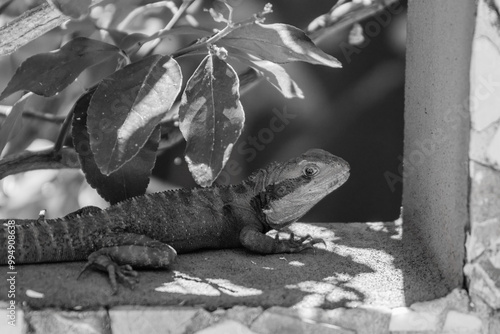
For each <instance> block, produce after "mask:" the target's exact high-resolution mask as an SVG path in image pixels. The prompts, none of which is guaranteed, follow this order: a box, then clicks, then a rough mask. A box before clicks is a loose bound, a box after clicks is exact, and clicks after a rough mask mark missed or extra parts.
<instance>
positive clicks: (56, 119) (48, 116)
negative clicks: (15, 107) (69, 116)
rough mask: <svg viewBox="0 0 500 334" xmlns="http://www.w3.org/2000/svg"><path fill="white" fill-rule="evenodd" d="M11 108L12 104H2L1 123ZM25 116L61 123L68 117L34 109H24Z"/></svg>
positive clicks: (0, 109)
mask: <svg viewBox="0 0 500 334" xmlns="http://www.w3.org/2000/svg"><path fill="white" fill-rule="evenodd" d="M10 109H12V107H11V106H1V105H0V123H2V121H3V120H4V119H5V118H6V117H7V115H8V114H9V112H10ZM23 118H31V119H37V120H40V121H46V122H51V123H56V124H61V123H62V122H64V120H65V119H66V116H57V115H52V114H44V113H41V112H37V111H33V110H24V111H23Z"/></svg>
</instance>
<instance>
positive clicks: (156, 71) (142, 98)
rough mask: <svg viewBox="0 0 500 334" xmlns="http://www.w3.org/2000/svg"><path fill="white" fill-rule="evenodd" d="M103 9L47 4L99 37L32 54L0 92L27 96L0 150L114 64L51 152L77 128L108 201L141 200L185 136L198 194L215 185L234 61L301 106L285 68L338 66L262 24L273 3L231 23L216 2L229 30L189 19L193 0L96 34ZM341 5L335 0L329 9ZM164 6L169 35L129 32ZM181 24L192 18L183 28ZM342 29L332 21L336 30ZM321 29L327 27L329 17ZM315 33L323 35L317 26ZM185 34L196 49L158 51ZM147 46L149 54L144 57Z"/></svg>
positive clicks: (227, 132) (225, 150) (229, 118)
mask: <svg viewBox="0 0 500 334" xmlns="http://www.w3.org/2000/svg"><path fill="white" fill-rule="evenodd" d="M99 2H100V1H95V0H94V1H93V2H91V1H79V0H65V1H61V0H51V1H50V4H51V6H53V7H51V8H52V10H57V11H58V13H59V15H62V16H64V17H66V18H67V19H68V20H70V21H69V23H66V24H67V25H70V26H71V24H73V30H72V34H73V35H79V34H81V35H85V31H86V29H89V26H91V27H93V29H94V30H98V31H99V32H101V34H93V35H92V38H89V37H84V36H79V37H76V38H72V39H70V40H69V41H67V42H66V43H65V44H64V45H63V46H62V47H60V48H59V49H57V50H54V51H51V52H47V53H40V54H37V55H34V56H31V57H29V58H28V59H26V60H25V61H24V62H23V63H22V64H21V66H20V67H19V68H18V69H17V71H16V73H15V74H14V76H13V77H12V79H11V80H10V82H9V83H8V85H7V87H6V88H5V89H4V91H3V92H2V93H1V94H0V100H2V99H5V98H7V97H9V96H10V95H12V94H14V93H16V92H18V91H23V92H24V93H25V95H24V96H22V97H21V98H20V99H19V101H18V102H17V103H15V104H14V106H13V107H12V109H11V111H10V113H9V114H8V116H7V117H6V119H5V120H4V122H3V123H2V126H1V128H0V150H2V149H3V148H4V147H5V145H6V144H7V143H8V142H9V141H11V140H12V139H13V138H14V137H15V135H16V134H17V133H19V132H20V131H19V130H20V128H21V127H22V122H21V118H22V114H23V111H24V105H25V103H26V101H27V100H28V99H30V98H31V97H32V96H33V94H37V95H41V96H45V97H50V96H54V95H56V96H59V95H61V96H64V93H65V91H64V90H65V88H67V87H68V86H69V85H70V84H72V83H73V82H74V81H75V79H77V78H78V77H79V76H80V75H81V73H82V72H83V71H85V70H86V69H89V68H90V67H93V66H96V65H98V64H100V63H105V62H106V63H107V64H109V63H111V64H114V66H115V67H116V70H115V71H114V72H113V73H111V74H109V73H102V76H101V77H99V78H98V80H97V82H96V84H95V85H94V86H92V87H90V88H89V89H87V90H86V91H85V92H84V93H83V94H82V95H81V97H80V98H78V99H77V100H76V101H75V102H74V106H73V108H72V110H71V111H70V112H68V114H67V116H66V117H65V121H64V123H63V125H62V126H61V130H60V133H59V137H58V139H57V142H56V143H55V146H54V150H53V152H54V157H55V159H57V157H58V156H60V154H59V153H60V152H61V150H62V149H63V146H64V144H65V143H66V144H68V143H67V142H66V135H67V133H68V129H69V127H70V125H72V131H71V132H70V134H71V137H72V144H73V147H74V149H75V150H76V152H77V154H78V157H79V161H80V166H81V168H82V170H83V172H84V173H85V176H86V179H87V181H88V182H89V183H90V184H91V185H92V187H94V188H96V189H97V191H98V192H99V194H100V195H101V196H102V197H103V198H105V199H106V200H107V201H110V202H112V203H115V202H118V201H121V200H123V199H126V198H128V197H131V196H136V195H140V194H143V193H144V192H145V190H146V187H147V184H148V179H149V176H150V174H151V170H152V168H153V166H154V164H155V160H156V154H157V152H158V149H159V147H160V148H161V147H162V142H164V141H165V140H167V141H168V140H169V139H171V138H173V137H175V136H174V135H173V132H175V131H179V130H180V131H181V132H182V135H183V136H184V138H185V139H186V141H187V146H186V152H185V156H186V161H187V162H188V167H189V169H190V171H191V173H192V175H193V177H194V179H195V181H196V182H197V183H198V184H200V185H202V186H209V185H211V184H212V183H213V182H214V180H215V179H216V178H217V176H218V175H219V173H220V172H221V170H222V168H223V167H224V165H225V163H226V162H227V161H228V158H229V156H230V154H231V150H232V147H233V146H234V144H235V142H236V141H237V140H238V137H239V135H240V133H241V131H242V129H243V126H244V120H245V115H244V110H243V106H242V104H241V102H240V92H239V91H240V80H239V78H238V74H237V72H236V71H235V70H234V68H233V65H234V63H233V62H235V61H237V62H239V63H241V64H244V65H247V66H249V67H251V68H253V69H254V70H255V71H256V72H257V73H259V74H260V75H262V77H263V78H265V79H266V80H268V81H269V82H270V83H271V84H272V85H273V86H275V87H276V88H277V89H278V91H280V92H281V93H282V94H283V95H284V96H285V97H286V98H297V97H298V98H302V97H303V93H302V91H301V90H300V88H299V87H298V86H297V84H296V83H295V82H294V80H293V79H292V78H290V76H289V75H288V74H287V72H286V71H285V69H284V68H283V67H282V66H281V64H285V63H289V62H294V61H303V62H308V63H311V64H317V65H322V66H328V67H334V68H335V67H341V64H340V62H338V61H337V60H336V59H335V58H334V57H332V56H331V55H328V54H326V53H324V52H323V51H322V50H321V49H319V48H318V47H317V46H316V45H315V44H314V42H313V41H312V40H311V39H310V38H309V37H308V35H307V34H306V33H305V32H304V31H302V30H300V29H299V28H297V27H294V26H291V25H287V24H283V23H273V24H265V23H264V18H265V16H266V14H268V13H270V12H271V11H272V8H271V5H269V4H268V5H266V6H265V8H264V9H263V10H262V11H261V12H259V13H256V14H254V15H253V16H252V17H250V18H248V19H246V20H243V21H240V22H235V21H234V20H233V11H234V9H233V7H232V6H231V4H233V5H234V3H235V1H229V0H227V1H215V2H214V3H213V5H212V8H210V9H209V10H208V12H209V13H210V15H211V17H212V19H213V21H214V22H217V23H220V24H222V25H223V26H222V28H220V29H214V30H213V31H210V29H208V28H205V27H200V26H199V25H197V24H196V22H195V18H194V17H193V16H192V15H191V14H187V12H186V10H187V9H188V7H190V6H191V4H192V3H193V1H192V0H184V1H183V2H182V4H181V5H180V7H179V8H177V7H176V6H175V4H174V3H173V2H171V1H160V2H156V3H150V4H146V5H143V6H139V7H137V8H131V9H130V11H129V12H128V13H127V15H123V13H121V14H122V15H121V16H119V15H117V17H112V18H111V19H110V22H112V23H111V24H109V25H108V26H107V27H99V22H98V19H96V18H93V17H91V16H89V13H91V12H92V7H95V6H96V5H97V4H98V3H99ZM344 3H345V1H342V0H341V1H339V2H338V3H337V4H336V6H334V8H333V9H335V8H338V7H341V6H342V5H346V4H344ZM353 3H357V5H356V6H358V7H353V5H352V3H349V4H350V7H349V8H350V10H356V9H359V8H365V7H368V5H360V4H359V1H357V2H356V1H353ZM89 7H90V9H89ZM165 7H167V8H169V9H170V10H171V11H172V18H171V19H170V21H169V22H168V23H167V25H166V26H165V27H164V28H162V29H158V30H157V31H156V32H155V33H153V34H149V35H148V34H143V33H138V32H134V31H132V32H130V30H129V29H127V26H128V25H131V24H132V23H133V22H134V19H135V18H137V17H138V16H140V15H145V13H147V12H148V11H150V10H151V9H155V8H165ZM325 15H326V14H325ZM183 16H185V17H188V16H189V17H190V20H185V22H184V23H183V24H182V25H180V24H178V23H179V22H180V21H179V20H180V18H181V17H183ZM329 17H330V16H329ZM332 17H333V16H332ZM338 21H339V20H338V18H336V21H335V22H334V23H337V22H338ZM322 22H323V25H324V26H325V27H328V24H326V23H325V22H327V21H325V18H323V21H322ZM342 22H343V21H342ZM351 24H352V22H351ZM176 25H177V26H176ZM315 27H316V28H315V31H314V32H315V33H317V30H318V29H317V24H316V26H315ZM38 35H39V34H38ZM87 35H88V34H87ZM186 35H188V36H192V37H193V42H192V43H190V44H185V46H183V47H180V48H178V49H173V50H172V51H170V52H167V53H163V52H160V51H158V50H156V46H158V43H159V42H160V41H161V40H162V39H172V38H174V37H179V36H186ZM178 41H181V39H178V40H176V42H178ZM175 44H176V43H172V45H174V46H173V48H175ZM19 46H21V45H18V46H12V44H10V45H9V47H8V48H7V47H6V48H5V50H7V51H5V50H1V48H2V46H1V45H0V54H3V53H6V52H12V51H14V49H15V48H16V47H19ZM146 46H149V51H147V52H142V53H140V52H139V51H140V50H141V49H143V48H144V47H146ZM4 51H5V52H4ZM195 55H198V56H199V55H204V56H205V57H204V58H203V60H202V61H201V62H200V64H199V66H198V68H197V69H196V70H195V71H194V73H193V74H192V76H191V77H190V78H189V79H188V80H187V84H186V85H185V86H184V89H182V88H183V75H182V73H183V69H181V67H180V65H179V63H178V59H179V58H181V57H186V56H195ZM132 60H133V61H132ZM181 90H183V92H182V93H181ZM69 144H70V145H71V143H69ZM169 145H170V144H169ZM164 147H166V146H165V145H164ZM11 153H12V152H11ZM58 154H59V155H58Z"/></svg>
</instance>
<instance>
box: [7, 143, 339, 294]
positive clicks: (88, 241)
mask: <svg viewBox="0 0 500 334" xmlns="http://www.w3.org/2000/svg"><path fill="white" fill-rule="evenodd" d="M348 177H349V165H348V164H347V162H345V161H344V160H343V159H341V158H338V157H336V156H334V155H332V154H330V153H328V152H326V151H323V150H320V149H312V150H309V151H307V152H305V153H304V154H302V155H301V156H299V157H297V158H294V159H291V160H289V161H287V162H284V163H275V164H272V165H270V166H268V167H267V168H264V169H261V170H259V171H257V172H256V173H254V174H253V175H252V176H251V177H250V178H249V179H248V180H246V181H244V182H243V183H241V184H238V185H231V186H221V187H218V186H214V187H209V188H195V189H179V190H173V191H165V192H160V193H154V194H146V195H143V196H138V197H134V198H131V199H128V200H126V201H123V202H120V203H117V204H115V205H112V206H110V207H108V208H106V209H99V208H96V207H85V208H82V209H80V210H78V211H76V212H73V213H70V214H69V215H67V216H65V217H62V218H57V219H45V217H44V216H43V215H41V216H40V217H39V218H38V219H35V220H21V219H9V220H0V223H1V226H2V228H1V229H0V245H2V247H1V248H0V265H5V264H7V259H8V255H9V254H11V255H12V254H14V257H15V262H16V263H17V264H22V263H42V262H63V261H81V260H86V259H87V260H88V263H87V265H86V266H85V269H86V268H87V267H89V266H92V267H95V268H97V269H100V270H104V271H107V272H108V273H109V276H110V280H111V285H112V286H113V289H114V291H115V292H116V280H115V276H116V278H117V279H118V280H120V281H122V282H128V283H131V284H132V282H131V279H130V277H129V276H134V275H135V274H136V273H135V272H134V271H133V270H132V267H146V268H167V267H168V266H169V265H170V264H171V263H172V261H173V260H174V259H175V257H176V255H177V253H185V252H192V251H196V250H199V249H224V248H235V247H244V248H246V249H248V250H250V251H253V252H258V253H262V254H274V253H286V252H288V253H293V252H300V251H302V250H304V249H307V248H310V247H312V246H313V245H314V244H316V243H318V242H321V240H319V239H309V238H299V239H295V238H293V236H292V237H291V238H290V239H286V240H280V239H278V238H271V237H269V236H267V235H266V234H265V233H266V232H268V231H269V230H270V229H280V228H282V227H285V226H287V225H289V224H291V223H293V222H294V221H296V220H297V219H299V218H300V217H302V216H303V215H304V214H305V213H306V212H307V211H308V210H309V209H310V208H312V207H313V206H314V205H315V204H316V203H317V202H319V201H320V200H321V199H322V198H324V197H325V196H326V195H328V194H329V193H330V192H332V191H333V190H335V189H337V188H338V187H340V186H341V185H342V184H343V183H344V182H345V181H346V180H347V178H348ZM8 245H11V246H12V245H13V246H14V247H13V248H14V252H12V249H13V248H12V247H10V248H9V247H8Z"/></svg>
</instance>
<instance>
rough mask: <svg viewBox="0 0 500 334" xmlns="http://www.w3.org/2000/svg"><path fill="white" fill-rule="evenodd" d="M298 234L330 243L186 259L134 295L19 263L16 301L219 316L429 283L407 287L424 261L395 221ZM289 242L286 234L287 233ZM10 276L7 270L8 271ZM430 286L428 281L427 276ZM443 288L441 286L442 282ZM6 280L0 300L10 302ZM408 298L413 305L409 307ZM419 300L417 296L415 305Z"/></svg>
mask: <svg viewBox="0 0 500 334" xmlns="http://www.w3.org/2000/svg"><path fill="white" fill-rule="evenodd" d="M288 230H289V231H288V232H290V231H293V232H294V233H295V234H296V235H297V236H303V235H307V234H310V235H311V236H313V237H315V238H323V239H324V240H325V242H326V247H325V246H324V245H322V244H319V245H316V248H314V249H310V250H306V251H304V252H302V253H299V254H277V255H266V256H263V255H258V254H253V253H249V252H247V251H245V250H244V249H229V250H218V251H202V252H196V253H191V254H182V255H179V257H178V260H177V263H175V264H174V265H173V266H172V268H171V270H169V271H140V276H139V278H140V283H139V284H138V285H137V286H136V288H135V289H134V290H130V289H128V288H126V287H124V286H120V287H119V292H118V294H117V295H115V296H113V295H111V289H110V286H109V283H108V280H107V277H106V275H104V273H101V272H96V271H89V272H87V273H85V274H84V275H83V276H82V278H80V279H79V280H76V277H77V276H78V274H79V272H80V270H81V269H82V267H83V265H84V262H66V263H57V264H56V263H54V264H37V265H18V266H17V268H16V269H17V273H18V274H17V280H16V298H15V300H16V302H17V303H18V304H20V303H22V304H23V305H25V306H29V307H31V308H34V309H41V308H47V307H57V308H63V309H89V308H97V307H99V306H115V305H172V306H174V305H183V306H199V307H204V308H206V309H209V310H212V309H216V308H229V307H231V306H234V305H247V306H262V307H264V308H266V307H270V306H284V307H290V306H300V307H320V308H323V309H333V308H336V307H355V306H358V305H361V304H364V305H377V306H386V307H398V306H404V305H405V304H406V303H407V302H408V296H405V294H407V295H408V293H409V294H410V295H411V294H412V293H413V294H414V295H415V296H419V295H420V293H421V291H420V290H418V289H420V288H421V287H422V286H425V285H427V284H430V282H429V281H424V282H420V283H418V284H417V283H415V287H416V289H417V290H415V289H414V290H415V291H413V290H412V288H411V287H408V286H405V284H404V279H403V273H404V275H405V280H407V278H406V276H408V275H409V277H410V278H411V279H410V280H409V281H410V282H419V281H420V280H419V277H420V276H419V275H420V273H419V272H420V268H419V264H418V261H415V260H414V259H411V258H407V256H412V254H408V253H407V252H403V248H402V245H401V243H402V242H401V226H400V224H399V223H398V222H388V223H349V224H343V223H321V224H306V223H296V224H293V225H292V226H291V227H290V228H289V229H288ZM280 236H281V235H280ZM2 270H4V272H7V271H8V270H7V267H2ZM423 279H424V280H427V279H428V277H423ZM437 284H439V283H437ZM7 291H8V286H7V281H6V280H3V281H1V282H0V296H1V297H0V299H5V298H7ZM405 297H406V303H405ZM412 299H413V298H411V297H410V298H409V300H412Z"/></svg>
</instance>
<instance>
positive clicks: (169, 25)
mask: <svg viewBox="0 0 500 334" xmlns="http://www.w3.org/2000/svg"><path fill="white" fill-rule="evenodd" d="M193 2H194V0H186V1H183V2H182V4H181V6H180V7H179V9H178V10H177V11H175V12H174V15H173V16H172V18H171V19H170V21H168V23H167V25H166V26H165V28H163V29H161V30H160V31H158V32H157V33H156V34H154V35H153V36H152V37H154V36H161V35H163V34H165V33H166V32H167V31H169V30H170V29H172V28H173V27H174V26H175V24H176V23H177V21H179V19H180V18H181V17H182V15H184V13H185V12H186V10H187V9H188V7H189V6H191V4H192V3H193ZM160 42H161V39H160V38H156V39H154V40H153V42H152V43H151V45H150V48H149V52H148V53H147V55H149V54H151V53H152V52H153V50H154V49H155V48H156V47H157V46H158V44H160ZM143 44H144V43H141V45H143Z"/></svg>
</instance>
